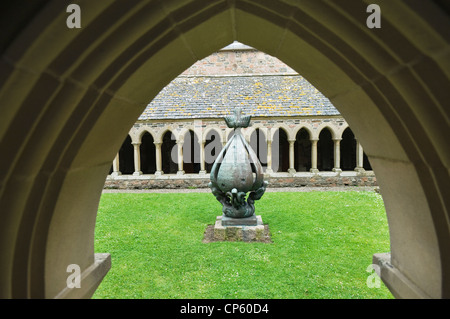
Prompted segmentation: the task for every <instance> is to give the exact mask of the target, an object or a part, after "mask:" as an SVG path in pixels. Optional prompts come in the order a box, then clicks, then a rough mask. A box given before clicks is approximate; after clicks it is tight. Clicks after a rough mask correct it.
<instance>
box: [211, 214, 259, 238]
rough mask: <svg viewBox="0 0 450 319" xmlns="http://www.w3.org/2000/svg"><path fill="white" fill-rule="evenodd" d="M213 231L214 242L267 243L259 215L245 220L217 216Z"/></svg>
mask: <svg viewBox="0 0 450 319" xmlns="http://www.w3.org/2000/svg"><path fill="white" fill-rule="evenodd" d="M213 231H214V240H216V241H245V242H251V241H267V238H266V237H267V236H266V234H265V227H264V224H263V222H262V218H261V216H260V215H258V216H255V215H253V216H251V217H247V218H230V217H226V216H217V219H216V223H215V225H214V230H213Z"/></svg>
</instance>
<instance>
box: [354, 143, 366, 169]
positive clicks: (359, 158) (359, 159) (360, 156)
mask: <svg viewBox="0 0 450 319" xmlns="http://www.w3.org/2000/svg"><path fill="white" fill-rule="evenodd" d="M363 161H364V150H363V148H362V146H361V143H360V142H359V141H358V140H356V167H355V171H356V172H358V173H363V172H364V171H365V170H364V168H363V165H364V163H363Z"/></svg>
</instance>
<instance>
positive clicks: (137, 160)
mask: <svg viewBox="0 0 450 319" xmlns="http://www.w3.org/2000/svg"><path fill="white" fill-rule="evenodd" d="M132 144H133V147H134V173H133V176H139V175H142V172H141V150H140V146H141V143H132Z"/></svg>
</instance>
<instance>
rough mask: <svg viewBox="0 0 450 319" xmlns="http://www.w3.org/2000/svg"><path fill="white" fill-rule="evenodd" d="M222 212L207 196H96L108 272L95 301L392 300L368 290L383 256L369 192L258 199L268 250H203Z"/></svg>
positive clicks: (380, 227)
mask: <svg viewBox="0 0 450 319" xmlns="http://www.w3.org/2000/svg"><path fill="white" fill-rule="evenodd" d="M220 214H221V205H220V203H219V202H217V201H216V199H215V198H214V196H213V195H212V194H210V193H189V194H173V193H172V194H156V193H152V194H149V193H141V194H131V193H128V194H125V193H108V194H103V195H102V198H101V202H100V207H99V212H98V217H97V227H96V242H95V243H96V246H95V250H96V252H99V253H100V252H108V253H110V254H111V258H112V268H111V270H110V271H109V273H108V274H107V276H106V277H105V278H104V280H103V282H102V283H101V285H100V287H99V288H98V290H97V291H96V293H95V294H94V296H93V297H94V298H171V299H175V298H212V299H216V298H251V299H253V298H266V299H271V298H282V299H288V298H295V299H302V298H331V299H334V298H392V295H391V294H390V292H389V291H388V289H387V288H386V287H385V286H384V285H383V284H381V287H380V288H369V287H368V286H367V284H366V281H367V278H368V276H369V275H371V273H369V272H367V271H366V269H367V267H368V266H369V265H370V264H371V263H372V255H373V254H374V253H381V252H389V233H388V226H387V220H386V215H385V210H384V206H383V201H382V199H381V196H380V195H379V194H376V193H374V192H367V191H364V192H356V191H353V192H298V193H270V192H267V193H266V194H265V195H264V196H263V198H262V199H261V200H259V201H258V202H257V203H256V214H257V215H261V216H262V219H263V222H264V223H268V224H269V227H270V231H271V233H272V240H273V243H270V244H266V243H244V242H214V243H203V242H202V239H203V234H204V231H205V228H206V226H207V225H208V224H213V223H214V222H215V219H216V216H217V215H220Z"/></svg>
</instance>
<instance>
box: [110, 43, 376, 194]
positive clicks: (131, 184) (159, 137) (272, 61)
mask: <svg viewBox="0 0 450 319" xmlns="http://www.w3.org/2000/svg"><path fill="white" fill-rule="evenodd" d="M234 107H241V108H242V110H243V113H244V114H248V115H251V116H252V121H251V123H252V126H250V127H249V128H246V129H244V130H243V132H244V136H245V137H246V139H247V141H248V142H249V143H250V145H251V146H252V148H253V149H254V150H255V151H256V153H257V155H258V157H259V159H260V161H261V163H262V164H263V167H264V172H265V178H266V179H268V180H269V181H270V184H269V185H270V187H274V186H279V187H283V186H336V185H353V186H356V185H360V186H369V185H376V178H375V176H374V174H373V171H372V169H371V166H370V163H369V161H368V159H367V156H366V155H365V154H364V151H363V149H362V146H361V144H360V143H359V142H358V140H357V139H356V138H355V136H354V134H353V132H352V130H351V128H350V127H349V126H348V124H347V122H346V121H345V119H344V118H343V117H342V116H341V115H340V113H339V112H338V111H337V110H336V108H335V107H334V106H333V105H332V104H331V102H330V101H329V100H328V99H327V98H326V97H325V96H323V95H322V94H321V93H320V92H319V91H318V90H317V89H316V88H315V87H314V86H312V85H311V84H310V83H309V82H308V81H306V79H305V78H303V77H302V76H301V75H299V74H298V73H297V72H295V71H294V70H293V69H291V68H290V67H289V66H287V65H286V64H284V63H283V62H281V61H280V60H279V59H277V58H274V57H272V56H270V55H268V54H266V53H264V52H261V51H258V50H256V49H254V48H252V47H249V46H246V45H243V44H241V43H239V42H234V43H233V44H231V45H229V46H227V47H225V48H223V49H222V50H220V51H218V52H216V53H213V54H212V55H210V56H208V57H206V58H204V59H203V60H200V61H198V62H196V63H195V64H193V65H192V66H191V67H190V68H188V69H187V70H186V71H184V72H183V73H182V74H181V75H180V76H178V77H177V78H175V79H174V80H173V81H172V82H171V83H170V84H169V85H167V86H166V87H165V88H164V89H163V90H162V91H161V92H160V93H159V94H158V95H157V96H156V97H155V99H153V101H152V102H151V103H150V104H149V105H148V106H147V108H146V109H145V111H144V112H143V113H142V115H141V116H140V117H139V119H138V120H137V122H136V123H135V125H134V126H133V127H132V129H131V130H130V132H129V134H128V136H127V138H126V140H125V141H124V143H123V145H122V147H121V149H120V151H119V152H118V154H117V156H116V158H115V160H114V162H113V165H112V167H111V170H110V175H109V176H108V178H107V180H106V183H105V187H107V188H177V187H192V186H194V187H206V186H207V183H208V181H209V174H208V173H209V172H210V170H211V167H212V164H213V162H214V160H215V157H216V156H217V155H218V154H219V152H220V150H221V148H222V147H223V146H225V144H226V142H227V141H228V140H229V138H230V137H231V134H232V129H230V128H228V127H227V126H226V125H225V122H224V120H223V117H224V116H226V115H229V114H230V113H232V111H233V108H234Z"/></svg>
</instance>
